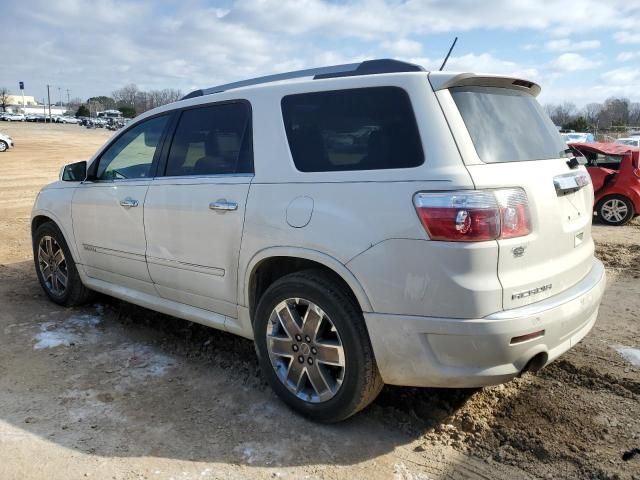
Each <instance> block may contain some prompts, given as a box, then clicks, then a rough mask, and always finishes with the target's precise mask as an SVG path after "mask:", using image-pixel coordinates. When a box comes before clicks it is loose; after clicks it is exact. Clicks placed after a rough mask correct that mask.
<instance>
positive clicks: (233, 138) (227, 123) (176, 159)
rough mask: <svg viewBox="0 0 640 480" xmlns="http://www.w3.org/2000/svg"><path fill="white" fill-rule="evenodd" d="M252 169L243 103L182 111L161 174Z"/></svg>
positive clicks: (247, 109) (247, 110) (247, 113)
mask: <svg viewBox="0 0 640 480" xmlns="http://www.w3.org/2000/svg"><path fill="white" fill-rule="evenodd" d="M251 172H253V148H252V141H251V113H250V107H249V105H248V103H247V102H231V103H222V104H216V105H208V106H204V107H196V108H190V109H187V110H184V111H183V112H182V113H181V114H180V118H179V120H178V125H177V127H176V130H175V134H174V136H173V140H172V142H171V146H170V148H169V153H168V158H167V167H166V172H165V176H169V177H173V176H185V175H195V176H201V175H223V174H233V173H251Z"/></svg>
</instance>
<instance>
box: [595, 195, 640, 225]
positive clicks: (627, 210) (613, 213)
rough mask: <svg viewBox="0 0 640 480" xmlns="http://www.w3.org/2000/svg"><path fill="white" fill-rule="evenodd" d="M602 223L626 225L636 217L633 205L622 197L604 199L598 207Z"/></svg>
mask: <svg viewBox="0 0 640 480" xmlns="http://www.w3.org/2000/svg"><path fill="white" fill-rule="evenodd" d="M596 212H597V213H598V218H600V221H602V222H603V223H605V224H607V225H614V226H620V225H626V224H627V223H629V222H630V221H631V219H632V218H633V217H634V215H635V212H634V209H633V203H631V200H629V199H628V198H627V197H624V196H622V195H610V196H608V197H605V198H603V199H602V200H600V201H599V202H598V205H597V206H596Z"/></svg>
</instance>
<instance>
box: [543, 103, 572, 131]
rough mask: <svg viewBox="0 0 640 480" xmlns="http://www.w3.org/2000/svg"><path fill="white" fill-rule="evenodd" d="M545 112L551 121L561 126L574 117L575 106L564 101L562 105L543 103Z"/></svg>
mask: <svg viewBox="0 0 640 480" xmlns="http://www.w3.org/2000/svg"><path fill="white" fill-rule="evenodd" d="M545 110H546V112H547V114H548V115H549V116H550V117H551V120H553V123H555V124H556V125H559V126H563V125H565V124H567V123H569V122H570V121H571V120H573V119H574V118H575V115H576V106H575V104H573V103H571V102H564V103H563V104H562V105H545Z"/></svg>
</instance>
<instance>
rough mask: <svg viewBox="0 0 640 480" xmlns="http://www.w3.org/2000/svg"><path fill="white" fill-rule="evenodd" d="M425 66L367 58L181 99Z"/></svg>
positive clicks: (207, 90)
mask: <svg viewBox="0 0 640 480" xmlns="http://www.w3.org/2000/svg"><path fill="white" fill-rule="evenodd" d="M424 71H425V70H424V68H422V67H421V66H420V65H416V64H414V63H409V62H402V61H400V60H393V59H389V58H383V59H379V60H366V61H364V62H360V63H346V64H344V65H333V66H330V67H320V68H309V69H307V70H297V71H295V72H286V73H277V74H275V75H267V76H265V77H257V78H251V79H249V80H241V81H239V82H233V83H226V84H224V85H218V86H216V87H210V88H203V89H200V90H194V91H193V92H191V93H189V94H188V95H185V96H184V97H182V98H181V99H180V100H186V99H188V98H194V97H201V96H203V95H211V94H213V93H220V92H225V91H227V90H233V89H235V88H241V87H248V86H250V85H259V84H262V83H271V82H278V81H280V80H290V79H293V78H302V77H311V76H313V79H314V80H318V79H322V78H337V77H354V76H358V75H374V74H379V73H399V72H424Z"/></svg>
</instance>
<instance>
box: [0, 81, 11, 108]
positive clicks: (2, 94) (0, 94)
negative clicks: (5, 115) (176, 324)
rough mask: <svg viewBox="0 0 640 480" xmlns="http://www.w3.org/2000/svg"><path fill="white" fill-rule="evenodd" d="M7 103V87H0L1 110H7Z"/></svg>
mask: <svg viewBox="0 0 640 480" xmlns="http://www.w3.org/2000/svg"><path fill="white" fill-rule="evenodd" d="M8 105H9V89H8V88H6V87H1V88H0V107H2V111H3V112H6V111H7V106H8Z"/></svg>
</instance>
